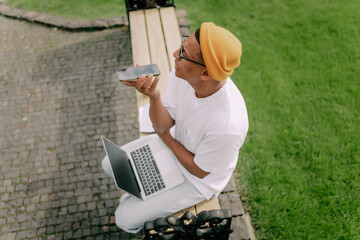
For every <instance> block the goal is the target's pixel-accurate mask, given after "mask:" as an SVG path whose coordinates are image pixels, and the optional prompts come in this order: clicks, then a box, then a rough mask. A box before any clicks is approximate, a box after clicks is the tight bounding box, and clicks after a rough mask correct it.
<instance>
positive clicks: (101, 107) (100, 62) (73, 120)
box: [0, 11, 251, 240]
mask: <svg viewBox="0 0 360 240" xmlns="http://www.w3.org/2000/svg"><path fill="white" fill-rule="evenodd" d="M178 22H179V24H180V30H181V31H182V33H183V34H189V28H188V25H187V21H186V13H185V12H181V11H180V12H179V11H178ZM131 59H132V57H131V44H130V37H129V32H128V29H127V27H125V28H122V29H115V30H103V31H97V32H66V31H62V30H58V29H56V28H49V27H44V26H42V25H37V24H31V23H28V22H24V21H19V20H14V19H9V18H5V17H2V16H0V200H1V201H0V240H2V239H9V240H11V239H142V238H143V236H142V235H141V234H138V235H131V234H128V233H125V232H121V231H120V230H119V229H118V228H117V227H116V225H115V219H114V216H113V213H114V211H115V209H116V207H117V205H118V202H119V197H120V196H121V194H122V192H120V191H118V190H117V189H116V188H115V185H114V183H113V180H112V179H110V178H108V177H107V176H106V175H105V174H104V172H103V170H102V167H101V160H102V158H103V157H104V155H105V154H104V152H103V149H102V144H101V140H100V136H101V135H104V136H107V137H108V138H109V139H112V140H114V141H115V142H117V143H118V144H120V145H121V144H124V143H126V142H128V141H130V140H133V139H135V138H137V137H138V135H139V134H138V123H137V120H136V119H137V104H136V95H135V91H134V89H129V88H126V87H124V86H123V85H121V84H119V82H118V81H117V80H116V76H115V71H114V70H115V69H116V68H121V67H128V66H131V65H132V62H131ZM219 201H220V206H221V208H222V209H230V210H231V212H232V214H233V228H234V232H233V233H232V234H231V235H230V239H231V240H235V239H236V240H238V239H250V232H249V229H250V228H251V227H250V226H249V224H248V222H249V221H248V219H247V215H246V214H245V212H244V209H243V206H242V203H241V201H240V199H239V196H238V194H237V192H236V187H235V185H234V181H233V180H231V181H230V182H229V184H228V186H227V187H226V188H225V189H224V191H223V193H222V194H221V195H220V196H219ZM130 217H132V216H129V218H130Z"/></svg>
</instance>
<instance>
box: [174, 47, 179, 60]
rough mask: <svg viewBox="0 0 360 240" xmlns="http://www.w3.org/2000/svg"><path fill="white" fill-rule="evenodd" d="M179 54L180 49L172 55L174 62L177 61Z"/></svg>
mask: <svg viewBox="0 0 360 240" xmlns="http://www.w3.org/2000/svg"><path fill="white" fill-rule="evenodd" d="M179 52H180V48H178V49H177V50H176V51H175V52H174V53H173V56H174V58H175V59H176V60H178V58H179Z"/></svg>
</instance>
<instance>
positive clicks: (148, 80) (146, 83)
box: [143, 75, 155, 89]
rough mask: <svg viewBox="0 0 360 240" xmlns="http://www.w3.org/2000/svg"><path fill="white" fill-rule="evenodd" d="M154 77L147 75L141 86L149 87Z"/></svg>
mask: <svg viewBox="0 0 360 240" xmlns="http://www.w3.org/2000/svg"><path fill="white" fill-rule="evenodd" d="M154 80H155V78H154V77H152V75H149V77H148V78H147V79H146V81H145V83H144V86H143V88H144V89H150V87H151V86H152V84H153V83H154Z"/></svg>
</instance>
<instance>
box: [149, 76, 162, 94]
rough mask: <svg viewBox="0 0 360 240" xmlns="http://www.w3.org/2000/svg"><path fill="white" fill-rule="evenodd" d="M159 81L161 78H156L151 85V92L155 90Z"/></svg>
mask: <svg viewBox="0 0 360 240" xmlns="http://www.w3.org/2000/svg"><path fill="white" fill-rule="evenodd" d="M159 80H160V77H159V76H156V77H155V78H154V81H153V83H152V84H151V87H150V89H149V91H151V90H154V89H155V88H156V86H157V84H158V82H159Z"/></svg>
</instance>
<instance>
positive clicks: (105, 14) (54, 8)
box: [6, 0, 126, 20]
mask: <svg viewBox="0 0 360 240" xmlns="http://www.w3.org/2000/svg"><path fill="white" fill-rule="evenodd" d="M6 3H7V4H8V5H10V6H13V7H18V8H22V9H25V10H35V11H39V12H46V13H49V14H52V15H55V16H65V17H69V18H73V19H82V20H87V19H98V18H110V17H119V16H124V15H125V14H126V10H125V1H124V0H7V1H6Z"/></svg>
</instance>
